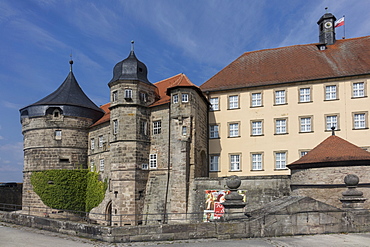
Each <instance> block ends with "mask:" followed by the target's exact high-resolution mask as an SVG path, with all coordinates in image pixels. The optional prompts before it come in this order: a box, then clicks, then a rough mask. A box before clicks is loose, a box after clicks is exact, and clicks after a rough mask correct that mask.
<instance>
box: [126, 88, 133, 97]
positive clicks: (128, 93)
mask: <svg viewBox="0 0 370 247" xmlns="http://www.w3.org/2000/svg"><path fill="white" fill-rule="evenodd" d="M125 99H132V89H129V88H128V89H125Z"/></svg>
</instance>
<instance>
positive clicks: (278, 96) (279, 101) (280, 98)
mask: <svg viewBox="0 0 370 247" xmlns="http://www.w3.org/2000/svg"><path fill="white" fill-rule="evenodd" d="M285 103H286V99H285V90H279V91H275V105H283V104H285Z"/></svg>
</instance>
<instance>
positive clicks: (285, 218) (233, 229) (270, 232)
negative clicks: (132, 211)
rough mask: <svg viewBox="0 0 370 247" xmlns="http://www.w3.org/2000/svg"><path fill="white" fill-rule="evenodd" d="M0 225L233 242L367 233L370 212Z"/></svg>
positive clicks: (13, 218) (122, 238) (14, 218)
mask: <svg viewBox="0 0 370 247" xmlns="http://www.w3.org/2000/svg"><path fill="white" fill-rule="evenodd" d="M0 221H4V222H9V223H13V224H18V225H24V226H28V227H34V228H39V229H44V230H48V231H53V232H59V233H64V234H69V235H74V236H81V237H86V238H91V239H97V240H102V241H107V242H138V241H166V240H186V239H206V238H213V239H236V238H257V237H275V236H291V235H304V234H328V233H348V232H366V231H367V232H368V231H370V213H369V211H360V212H343V211H340V210H334V211H333V210H327V211H323V210H318V211H312V210H311V211H306V212H295V213H288V212H286V213H279V214H268V215H265V216H264V217H260V218H258V219H253V220H249V221H248V220H247V219H245V220H239V221H230V222H208V223H192V224H173V225H172V224H171V225H166V224H165V225H163V224H161V225H153V226H125V227H107V226H98V225H92V224H87V223H77V222H70V221H59V220H55V219H50V218H42V217H36V216H30V215H22V214H16V213H7V212H1V211H0Z"/></svg>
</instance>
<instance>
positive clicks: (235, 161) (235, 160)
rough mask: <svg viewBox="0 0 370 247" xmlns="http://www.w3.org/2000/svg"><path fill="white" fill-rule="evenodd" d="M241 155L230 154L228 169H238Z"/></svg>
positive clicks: (233, 170)
mask: <svg viewBox="0 0 370 247" xmlns="http://www.w3.org/2000/svg"><path fill="white" fill-rule="evenodd" d="M240 164H241V155H240V154H230V171H232V172H235V171H240V170H241V169H240V167H241V165H240Z"/></svg>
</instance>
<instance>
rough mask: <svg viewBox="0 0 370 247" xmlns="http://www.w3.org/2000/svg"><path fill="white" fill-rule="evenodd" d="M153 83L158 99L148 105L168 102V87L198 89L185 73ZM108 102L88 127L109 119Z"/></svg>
mask: <svg viewBox="0 0 370 247" xmlns="http://www.w3.org/2000/svg"><path fill="white" fill-rule="evenodd" d="M154 85H155V86H156V87H157V88H158V93H159V97H160V99H159V100H157V101H156V102H154V103H153V104H151V105H150V107H153V106H158V105H163V104H166V103H168V102H170V100H171V98H170V96H169V95H167V94H168V92H167V91H168V89H172V88H176V87H195V88H197V89H199V87H197V86H196V85H194V84H193V83H192V82H191V81H190V80H189V78H188V77H187V76H186V75H185V74H182V73H181V74H178V75H175V76H172V77H170V78H167V79H165V80H162V81H159V82H156V83H154ZM109 107H110V103H107V104H105V105H102V106H101V107H100V108H101V109H102V110H103V111H104V112H105V114H104V116H103V117H102V118H100V119H99V120H98V121H96V122H95V123H94V124H93V125H91V126H90V127H94V126H97V125H99V124H102V123H105V122H108V121H109V120H110V110H109Z"/></svg>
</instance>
